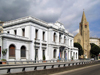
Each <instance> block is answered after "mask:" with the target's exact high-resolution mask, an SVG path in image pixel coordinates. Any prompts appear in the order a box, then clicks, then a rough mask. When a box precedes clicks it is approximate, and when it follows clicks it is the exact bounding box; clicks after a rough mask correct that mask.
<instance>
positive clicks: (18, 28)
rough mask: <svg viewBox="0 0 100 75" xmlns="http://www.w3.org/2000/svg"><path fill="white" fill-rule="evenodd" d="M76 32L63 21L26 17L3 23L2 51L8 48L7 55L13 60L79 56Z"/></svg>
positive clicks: (0, 37) (0, 35) (0, 44)
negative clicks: (71, 31) (74, 35)
mask: <svg viewBox="0 0 100 75" xmlns="http://www.w3.org/2000/svg"><path fill="white" fill-rule="evenodd" d="M73 42H74V41H73V35H72V34H70V33H68V32H67V31H66V29H65V28H64V26H63V24H62V23H60V22H56V23H54V24H53V23H47V22H44V21H41V20H39V19H36V18H34V17H31V16H29V17H24V18H20V19H16V20H12V21H8V22H5V23H3V33H1V34H0V47H1V51H2V50H5V49H7V54H6V55H5V56H3V54H2V52H1V55H0V57H1V59H2V58H5V59H6V60H8V61H14V60H18V61H19V60H43V56H45V58H46V60H52V59H55V60H56V59H58V58H59V59H66V60H71V58H72V57H73V58H74V60H77V59H78V49H77V48H75V47H74V46H73Z"/></svg>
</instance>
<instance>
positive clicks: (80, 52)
mask: <svg viewBox="0 0 100 75" xmlns="http://www.w3.org/2000/svg"><path fill="white" fill-rule="evenodd" d="M74 47H77V48H78V49H79V56H81V55H83V49H82V46H81V45H80V44H79V43H74Z"/></svg>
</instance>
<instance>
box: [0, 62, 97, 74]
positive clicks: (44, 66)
mask: <svg viewBox="0 0 100 75" xmlns="http://www.w3.org/2000/svg"><path fill="white" fill-rule="evenodd" d="M94 62H96V61H80V62H75V61H73V62H63V63H62V62H59V63H43V64H37V63H35V64H33V65H32V64H31V65H28V64H27V65H24V64H23V65H16V66H10V67H9V66H6V67H0V71H2V72H3V71H4V70H5V73H4V74H7V73H16V71H17V70H18V69H20V71H19V72H25V71H27V69H29V68H31V71H35V70H43V69H52V68H59V67H66V66H74V65H82V64H89V63H94ZM11 70H13V71H11ZM14 71H15V72H14ZM28 71H29V70H28ZM17 72H18V71H17ZM0 73H1V72H0ZM1 74H3V73H1Z"/></svg>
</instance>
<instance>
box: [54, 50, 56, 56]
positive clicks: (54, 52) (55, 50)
mask: <svg viewBox="0 0 100 75" xmlns="http://www.w3.org/2000/svg"><path fill="white" fill-rule="evenodd" d="M53 58H56V50H54V52H53Z"/></svg>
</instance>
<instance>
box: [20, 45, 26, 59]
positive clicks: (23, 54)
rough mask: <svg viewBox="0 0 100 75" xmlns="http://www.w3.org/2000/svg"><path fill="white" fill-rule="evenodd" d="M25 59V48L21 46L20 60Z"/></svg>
mask: <svg viewBox="0 0 100 75" xmlns="http://www.w3.org/2000/svg"><path fill="white" fill-rule="evenodd" d="M25 57H26V47H25V46H22V47H21V58H25Z"/></svg>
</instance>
